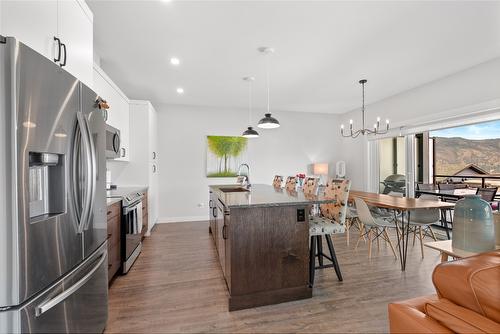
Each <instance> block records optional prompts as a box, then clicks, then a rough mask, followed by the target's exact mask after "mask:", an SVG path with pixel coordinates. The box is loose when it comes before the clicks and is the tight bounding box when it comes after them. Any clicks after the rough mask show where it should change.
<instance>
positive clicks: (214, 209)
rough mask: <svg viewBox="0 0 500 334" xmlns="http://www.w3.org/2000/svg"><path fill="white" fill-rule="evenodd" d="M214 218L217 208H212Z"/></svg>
mask: <svg viewBox="0 0 500 334" xmlns="http://www.w3.org/2000/svg"><path fill="white" fill-rule="evenodd" d="M212 212H213V215H214V218H217V208H212Z"/></svg>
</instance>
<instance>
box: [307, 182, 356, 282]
mask: <svg viewBox="0 0 500 334" xmlns="http://www.w3.org/2000/svg"><path fill="white" fill-rule="evenodd" d="M350 188H351V182H350V181H349V180H345V179H339V180H330V181H328V182H327V184H326V186H325V190H324V196H325V197H326V198H329V199H335V203H327V204H320V206H319V209H320V216H312V217H310V218H309V236H310V238H311V246H310V249H309V252H310V253H309V285H310V286H311V287H312V286H313V285H314V272H315V270H316V269H324V268H331V267H333V268H334V269H335V273H336V274H337V278H338V279H339V281H342V273H341V272H340V266H339V263H338V261H337V256H336V255H335V249H334V247H333V242H332V238H331V234H334V233H344V232H345V219H346V212H347V202H348V199H349V189H350ZM323 236H324V237H325V240H326V243H327V245H328V250H329V251H330V256H328V255H326V254H324V253H323ZM316 257H317V258H318V262H319V266H316ZM324 259H327V260H329V261H330V262H331V263H330V264H326V265H325V264H324V263H323V262H324Z"/></svg>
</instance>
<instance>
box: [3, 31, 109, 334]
mask: <svg viewBox="0 0 500 334" xmlns="http://www.w3.org/2000/svg"><path fill="white" fill-rule="evenodd" d="M98 99H99V97H98V95H97V94H96V93H94V92H93V91H92V90H91V89H90V88H88V87H86V86H85V85H84V84H82V83H81V82H80V81H79V80H78V79H76V78H75V77H73V76H72V75H70V74H69V73H67V72H66V71H65V70H63V69H61V68H60V67H59V66H58V65H56V64H55V63H53V62H52V61H50V60H49V59H46V58H45V57H43V56H41V55H40V54H38V53H37V52H35V51H34V50H32V49H30V48H29V47H27V46H26V45H24V44H22V43H20V42H19V41H17V40H16V39H14V38H3V37H1V36H0V333H6V332H8V333H11V332H45V333H47V332H102V331H103V330H104V327H105V325H106V321H107V306H108V305H107V304H108V292H107V291H108V285H107V281H108V280H107V272H108V268H107V267H108V261H107V242H106V238H107V226H106V198H105V180H106V161H105V156H104V154H105V153H104V152H105V122H104V118H103V113H102V111H101V110H99V106H98V103H97V102H98Z"/></svg>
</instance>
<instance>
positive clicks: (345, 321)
mask: <svg viewBox="0 0 500 334" xmlns="http://www.w3.org/2000/svg"><path fill="white" fill-rule="evenodd" d="M357 236H358V233H357V232H355V230H354V229H353V230H352V231H351V243H350V246H349V247H348V246H347V245H346V237H345V235H335V236H334V237H333V242H334V245H335V250H336V252H337V257H338V259H339V262H340V267H341V270H342V274H343V276H344V281H343V282H339V281H338V280H337V277H336V275H335V271H334V270H333V268H329V269H324V270H318V271H316V279H315V286H314V291H313V298H312V299H307V300H301V301H294V302H290V303H283V304H278V305H271V306H264V307H259V308H254V309H248V310H242V311H236V312H228V311H227V306H228V305H227V291H226V287H225V282H224V279H223V277H222V271H221V269H220V266H219V263H218V261H217V257H216V250H215V246H214V245H213V243H212V239H211V236H210V235H209V233H208V222H188V223H173V224H159V225H157V226H156V228H155V230H154V231H153V232H152V233H151V236H150V237H148V238H146V239H145V240H144V243H143V250H142V254H141V255H140V257H139V258H138V260H137V262H136V263H135V265H134V266H133V267H132V269H131V270H130V272H129V273H128V274H127V275H125V276H119V277H117V278H116V280H115V281H114V283H113V285H112V286H111V289H110V293H109V321H108V325H107V329H106V332H108V333H113V332H128V333H144V332H148V333H150V332H157V333H168V332H170V333H172V332H175V333H178V332H190V333H192V332H197V333H199V332H214V333H220V332H231V333H234V332H244V333H256V332H262V333H271V332H272V333H289V332H316V333H318V332H321V333H330V332H331V333H334V332H337V333H346V332H363V333H367V332H370V333H374V332H387V331H388V321H387V304H388V303H389V302H391V301H395V300H403V299H407V298H412V297H416V296H421V295H425V294H431V293H434V288H433V286H432V282H431V273H432V270H433V269H434V267H435V266H436V265H437V264H438V263H439V261H440V257H439V253H438V252H435V251H432V250H430V249H425V259H424V260H422V259H421V256H420V246H419V244H418V240H417V243H416V244H415V246H413V247H412V245H411V242H410V245H409V249H408V263H407V270H406V272H405V273H402V272H401V271H400V265H399V260H395V259H394V256H393V254H392V252H391V250H390V248H389V246H388V245H386V244H385V242H381V244H380V252H377V246H376V243H375V244H374V249H373V255H372V256H373V257H372V259H371V260H368V256H367V253H368V251H367V247H366V244H365V243H363V242H361V243H360V246H359V248H358V249H357V250H354V245H355V243H356V239H357ZM325 251H326V250H325Z"/></svg>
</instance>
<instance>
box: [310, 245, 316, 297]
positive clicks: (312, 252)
mask: <svg viewBox="0 0 500 334" xmlns="http://www.w3.org/2000/svg"><path fill="white" fill-rule="evenodd" d="M315 252H316V236H315V235H313V236H312V237H311V247H310V248H309V287H310V288H312V287H313V285H314V270H315V269H316V254H315Z"/></svg>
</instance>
